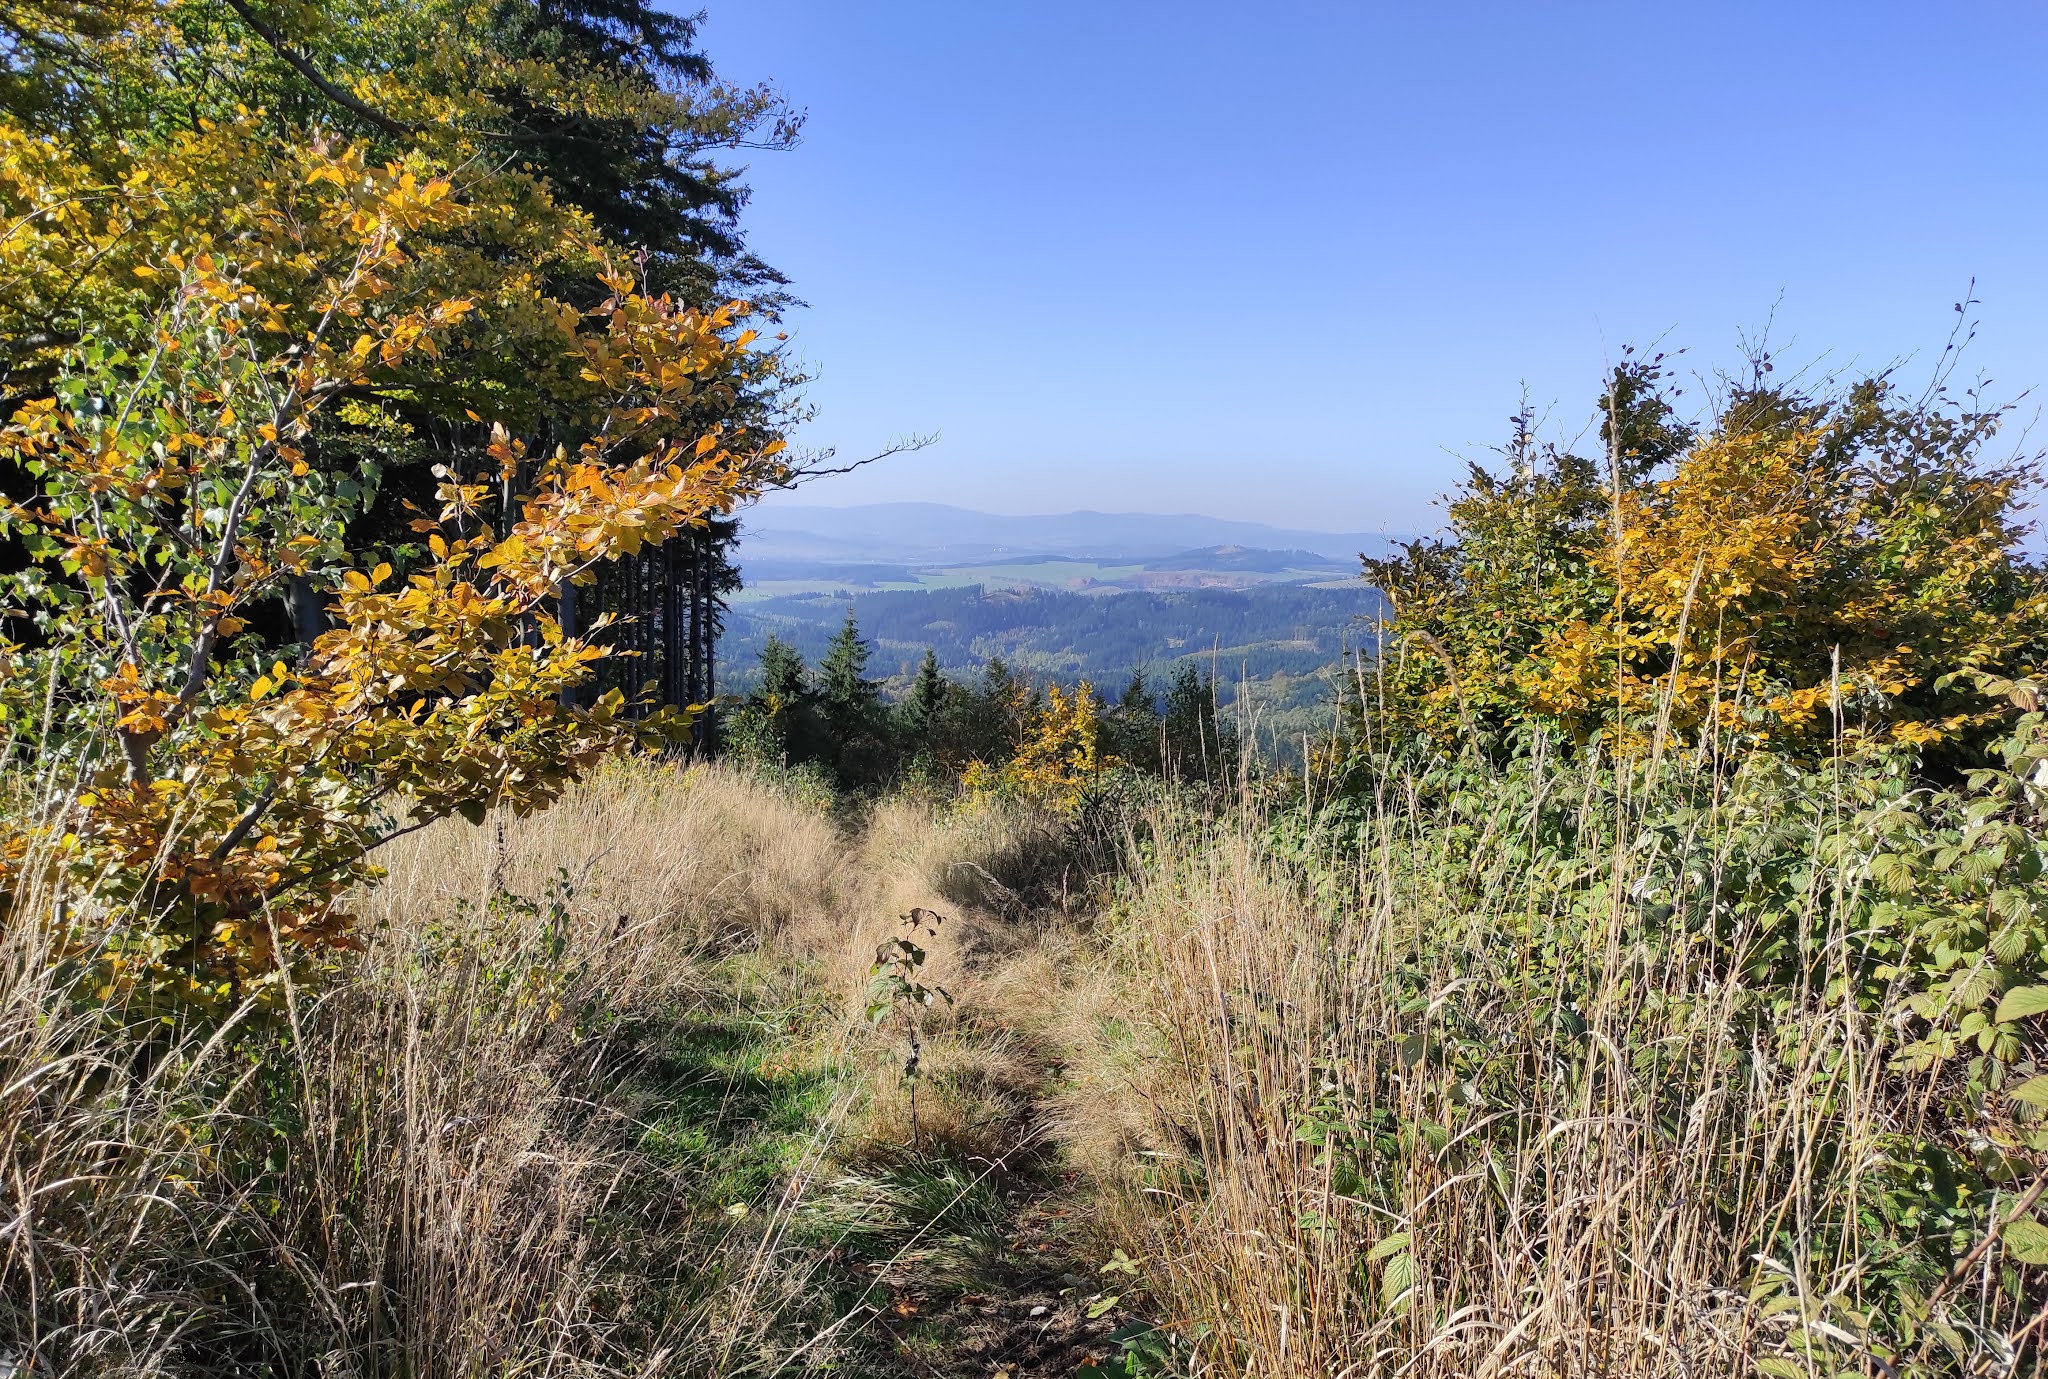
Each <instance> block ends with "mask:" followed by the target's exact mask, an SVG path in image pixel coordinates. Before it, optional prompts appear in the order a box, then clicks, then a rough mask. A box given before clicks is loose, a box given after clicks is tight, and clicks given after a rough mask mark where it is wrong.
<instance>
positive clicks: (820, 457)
mask: <svg viewBox="0 0 2048 1379" xmlns="http://www.w3.org/2000/svg"><path fill="white" fill-rule="evenodd" d="M938 443H939V435H938V432H936V431H934V432H932V433H931V434H930V435H925V436H906V437H904V438H903V439H902V440H900V441H897V442H895V443H894V444H893V445H890V446H889V447H887V448H886V449H884V450H881V451H879V452H877V453H875V454H873V455H870V456H868V457H867V458H866V459H864V460H855V461H853V463H851V464H839V465H835V464H827V463H826V461H828V460H830V459H832V458H833V456H834V455H836V454H837V453H838V452H837V451H834V450H830V449H826V450H814V451H812V452H810V453H809V454H807V455H803V456H800V457H799V458H798V459H796V460H795V461H794V462H792V463H791V464H790V466H789V472H788V473H787V474H786V475H785V476H784V477H783V478H781V479H778V480H776V481H775V482H774V483H773V484H772V485H771V487H774V488H795V487H797V486H798V485H799V484H806V483H809V482H810V481H811V480H813V479H824V478H829V477H831V476H832V475H834V474H851V473H853V471H854V470H856V469H864V468H866V467H867V466H868V465H871V464H873V463H875V461H877V460H886V459H888V458H889V457H890V456H892V455H910V454H915V453H916V452H917V451H919V450H923V449H926V448H928V447H930V446H934V445H937V444H938Z"/></svg>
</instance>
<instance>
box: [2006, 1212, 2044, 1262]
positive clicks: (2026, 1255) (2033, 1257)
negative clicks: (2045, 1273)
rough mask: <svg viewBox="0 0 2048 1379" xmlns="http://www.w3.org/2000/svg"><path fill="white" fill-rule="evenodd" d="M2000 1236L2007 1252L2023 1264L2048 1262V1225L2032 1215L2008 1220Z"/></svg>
mask: <svg viewBox="0 0 2048 1379" xmlns="http://www.w3.org/2000/svg"><path fill="white" fill-rule="evenodd" d="M1998 1238H1999V1240H2000V1241H2001V1242H2003V1243H2004V1245H2005V1252H2006V1253H2007V1254H2009V1255H2011V1256H2012V1257H2013V1258H2014V1259H2016V1260H2018V1261H2019V1262H2020V1263H2022V1264H2035V1265H2040V1264H2048V1226H2044V1225H2042V1224H2041V1223H2040V1222H2039V1221H2036V1220H2034V1219H2033V1218H2032V1217H2031V1216H2022V1217H2021V1218H2020V1219H2019V1220H2017V1221H2008V1222H2006V1224H2005V1229H2004V1230H2002V1231H2000V1232H1999V1235H1998Z"/></svg>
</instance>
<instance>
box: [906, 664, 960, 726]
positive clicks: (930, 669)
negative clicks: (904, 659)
mask: <svg viewBox="0 0 2048 1379" xmlns="http://www.w3.org/2000/svg"><path fill="white" fill-rule="evenodd" d="M952 689H953V686H952V683H951V682H950V681H948V680H947V679H946V677H945V676H944V675H942V674H940V673H939V655H938V652H936V651H934V650H933V649H932V648H931V647H926V648H925V649H924V659H923V660H922V661H920V662H918V665H917V678H916V679H915V680H913V681H911V682H910V693H909V694H908V695H906V696H905V697H904V700H903V721H904V724H905V725H906V726H907V727H908V728H909V730H910V732H911V735H912V736H913V737H916V738H917V739H919V741H920V745H923V746H929V745H930V742H931V738H932V737H933V736H934V735H935V733H936V732H937V730H938V728H939V726H940V722H941V720H942V719H943V718H944V716H945V712H946V704H947V701H948V700H949V699H951V698H952Z"/></svg>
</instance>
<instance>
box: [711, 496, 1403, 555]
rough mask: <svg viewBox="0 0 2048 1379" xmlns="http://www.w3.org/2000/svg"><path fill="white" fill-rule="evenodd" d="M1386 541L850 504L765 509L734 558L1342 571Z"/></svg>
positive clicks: (1164, 522) (1111, 516)
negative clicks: (1339, 566)
mask: <svg viewBox="0 0 2048 1379" xmlns="http://www.w3.org/2000/svg"><path fill="white" fill-rule="evenodd" d="M1390 545H1392V538H1389V537H1386V536H1378V535H1373V534H1371V533H1367V532H1318V531H1294V530H1290V529H1288V528H1284V527H1273V526H1268V525H1266V524H1265V523H1263V522H1240V521H1234V520H1232V519H1230V518H1224V517H1201V516H1196V515H1194V514H1171V515H1170V514H1164V513H1147V512H1066V513H1059V514H1055V515H1048V516H1038V517H1007V516H1002V515H999V514H996V513H989V512H975V511H972V510H971V509H968V508H956V507H948V506H946V505H945V504H942V503H868V504H864V505H861V506H858V507H792V506H775V507H768V508H761V509H757V510H754V511H751V512H748V513H747V514H746V515H745V516H744V517H743V519H742V522H741V543H740V559H741V562H742V564H743V565H752V564H755V563H757V562H763V561H767V562H774V563H782V562H833V563H841V564H866V563H874V564H889V565H902V564H966V563H970V562H981V561H988V560H998V559H1005V560H1006V559H1012V558H1016V557H1021V556H1065V557H1069V558H1075V559H1096V560H1132V561H1142V562H1146V563H1151V562H1155V561H1159V560H1162V559H1163V558H1165V557H1170V556H1176V555H1183V554H1187V553H1192V552H1195V551H1198V550H1199V551H1205V552H1206V551H1213V550H1214V549H1215V548H1217V547H1238V548H1243V549H1244V551H1245V553H1246V554H1245V558H1246V560H1247V561H1254V562H1255V561H1256V557H1255V556H1253V555H1252V553H1253V552H1265V551H1277V552H1287V553H1300V552H1309V553H1312V554H1314V555H1317V556H1320V557H1322V558H1323V559H1324V560H1329V561H1337V562H1342V563H1344V564H1345V565H1347V566H1349V565H1351V564H1352V562H1355V561H1356V560H1357V558H1358V556H1359V553H1360V552H1367V553H1375V554H1376V553H1379V552H1382V551H1385V550H1386V549H1387V548H1388V547H1389V546H1390Z"/></svg>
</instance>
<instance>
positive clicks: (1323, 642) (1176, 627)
mask: <svg viewBox="0 0 2048 1379" xmlns="http://www.w3.org/2000/svg"><path fill="white" fill-rule="evenodd" d="M1379 609H1380V599H1379V595H1378V594H1377V593H1375V592H1374V591H1373V590H1372V589H1371V588H1369V587H1367V586H1366V585H1365V584H1364V583H1363V582H1362V581H1361V582H1360V583H1358V584H1357V585H1355V586H1352V587H1345V588H1317V587H1313V586H1309V585H1299V584H1288V585H1271V586H1265V587H1260V588H1254V589H1191V590H1188V591H1186V592H1173V593H1135V592H1133V593H1113V594H1101V593H1098V594H1081V593H1069V592H1066V591H1063V590H1050V589H984V588H982V587H980V586H973V587H969V588H964V589H929V590H927V589H909V590H891V591H882V592H870V593H839V594H794V595H785V596H781V597H777V598H771V599H764V600H762V601H760V602H756V603H745V604H741V605H738V606H736V607H735V608H734V609H733V612H732V616H731V619H730V621H729V622H728V624H727V627H726V632H725V638H724V641H723V642H722V643H721V648H720V650H721V659H722V660H723V661H724V663H725V664H726V665H728V666H730V667H732V678H731V680H730V681H729V684H728V686H726V687H727V688H733V689H739V690H746V689H750V688H752V687H753V686H754V685H755V684H756V683H758V678H759V675H758V670H757V667H758V658H759V656H760V654H761V652H762V650H763V648H764V647H766V645H767V643H768V641H769V639H770V638H771V637H776V638H780V639H781V640H782V641H784V642H786V643H788V644H789V645H790V646H791V647H793V648H794V649H795V650H796V651H798V652H799V653H801V654H802V655H803V656H804V657H806V658H808V659H811V660H817V659H819V658H821V657H823V656H824V655H825V654H826V653H827V648H828V646H829V644H830V642H831V641H832V638H833V635H834V633H835V631H836V630H837V629H838V627H839V625H840V623H841V621H842V620H843V619H844V618H845V617H846V616H847V615H848V614H851V615H852V616H853V617H854V619H855V620H856V621H857V622H858V623H859V625H860V626H861V627H862V628H863V629H865V631H866V633H867V635H868V636H869V638H870V639H871V641H872V645H873V647H874V664H875V669H876V671H877V672H878V676H879V678H882V679H886V680H891V681H894V682H895V683H897V684H902V683H904V682H906V681H907V680H908V679H909V678H910V677H911V675H912V674H914V672H915V670H916V667H917V665H918V662H919V660H920V658H922V657H923V655H924V652H925V650H926V648H930V649H931V650H932V652H933V653H934V655H935V656H936V657H937V659H938V664H939V667H940V669H941V670H944V671H946V672H948V673H952V674H973V673H977V672H978V671H979V670H980V668H981V667H982V666H983V665H984V664H986V663H987V662H988V661H989V660H990V659H992V658H994V659H999V660H1002V661H1003V662H1004V663H1005V664H1006V665H1008V666H1009V667H1010V668H1011V669H1013V670H1015V671H1018V672H1022V673H1028V674H1031V675H1034V676H1046V677H1058V678H1064V679H1075V678H1079V677H1083V676H1085V677H1087V678H1089V679H1091V680H1094V681H1095V682H1096V683H1097V684H1102V685H1111V684H1121V683H1122V682H1123V681H1124V679H1125V677H1127V676H1129V675H1130V674H1131V673H1132V672H1133V671H1134V670H1147V671H1150V672H1153V673H1154V674H1155V675H1163V674H1166V673H1168V672H1169V671H1170V669H1171V667H1172V666H1173V665H1174V664H1175V663H1177V662H1181V661H1185V660H1191V659H1198V660H1200V661H1202V662H1204V663H1205V664H1206V663H1212V662H1213V671H1214V673H1215V675H1216V677H1217V678H1218V679H1219V680H1220V681H1222V682H1223V683H1224V684H1226V685H1228V684H1230V683H1233V682H1235V681H1236V680H1238V679H1241V678H1246V679H1254V680H1263V679H1266V678H1268V677H1271V676H1273V675H1275V674H1287V675H1295V676H1300V675H1309V674H1313V673H1315V672H1317V671H1320V670H1322V669H1323V668H1324V667H1326V666H1328V665H1330V664H1331V663H1332V662H1333V661H1335V660H1336V659H1337V657H1338V656H1339V655H1340V654H1341V653H1342V652H1343V651H1344V650H1345V649H1346V648H1347V647H1355V646H1357V645H1359V644H1360V643H1361V642H1362V641H1364V640H1365V639H1366V638H1367V637H1369V635H1370V629H1369V623H1370V619H1371V616H1372V615H1375V614H1377V613H1378V611H1379Z"/></svg>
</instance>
